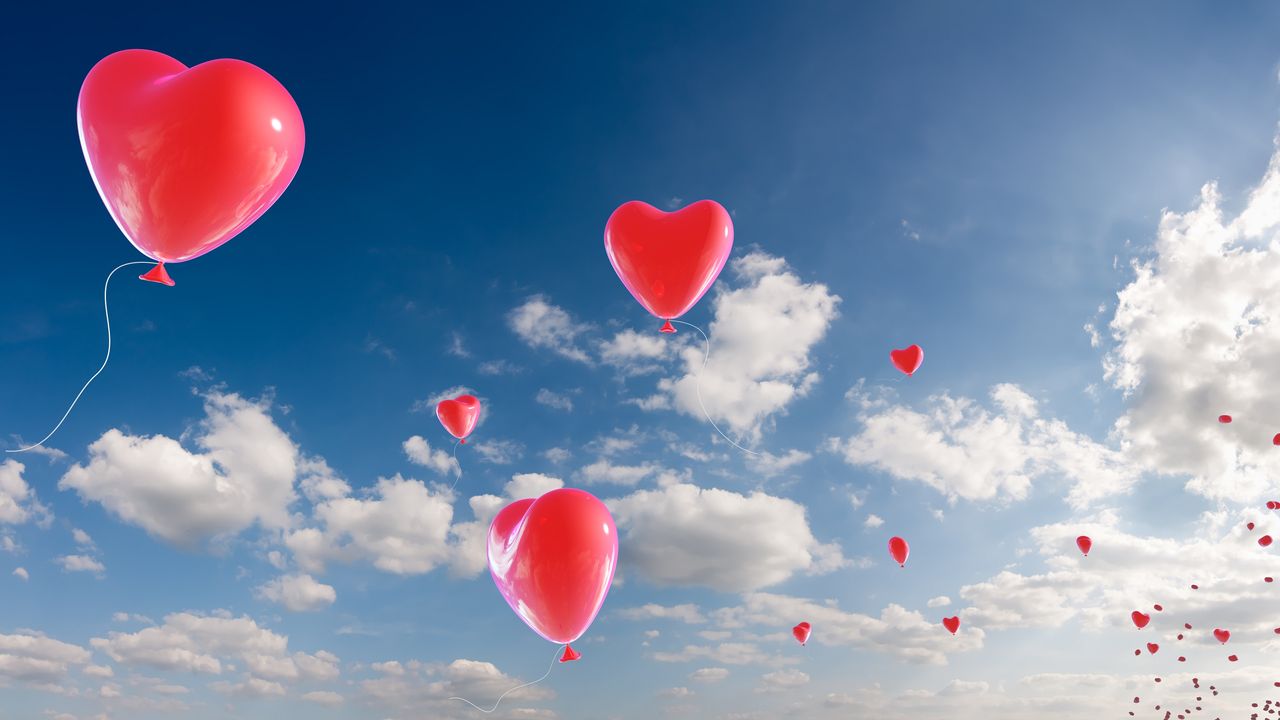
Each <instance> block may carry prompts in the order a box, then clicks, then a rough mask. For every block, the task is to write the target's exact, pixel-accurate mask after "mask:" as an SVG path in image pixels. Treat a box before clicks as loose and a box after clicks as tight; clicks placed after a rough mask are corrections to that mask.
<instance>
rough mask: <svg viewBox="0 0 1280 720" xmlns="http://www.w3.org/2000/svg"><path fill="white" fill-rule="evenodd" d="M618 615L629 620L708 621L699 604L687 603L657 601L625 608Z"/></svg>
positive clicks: (693, 622)
mask: <svg viewBox="0 0 1280 720" xmlns="http://www.w3.org/2000/svg"><path fill="white" fill-rule="evenodd" d="M618 616H619V617H622V618H625V619H627V620H676V621H679V622H682V623H687V624H690V625H698V624H701V623H704V622H706V621H707V618H706V617H705V616H703V614H702V611H701V610H699V609H698V606H697V605H694V604H692V603H685V604H683V605H672V606H670V607H668V606H665V605H659V604H657V603H647V604H645V605H641V606H640V607H634V608H624V609H622V610H619V611H618Z"/></svg>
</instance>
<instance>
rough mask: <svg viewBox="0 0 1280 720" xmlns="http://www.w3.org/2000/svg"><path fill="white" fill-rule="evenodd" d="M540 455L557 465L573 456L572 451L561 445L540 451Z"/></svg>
mask: <svg viewBox="0 0 1280 720" xmlns="http://www.w3.org/2000/svg"><path fill="white" fill-rule="evenodd" d="M542 457H544V458H546V459H547V462H549V463H551V464H553V465H559V464H561V463H563V462H565V461H566V460H568V459H569V458H571V457H573V453H571V452H569V451H568V450H566V449H565V448H562V447H553V448H550V449H547V450H544V451H543V452H542Z"/></svg>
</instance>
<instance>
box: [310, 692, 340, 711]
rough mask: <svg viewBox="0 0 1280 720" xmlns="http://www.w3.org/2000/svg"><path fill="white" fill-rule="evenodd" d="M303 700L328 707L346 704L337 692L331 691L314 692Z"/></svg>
mask: <svg viewBox="0 0 1280 720" xmlns="http://www.w3.org/2000/svg"><path fill="white" fill-rule="evenodd" d="M302 699H303V700H306V701H307V702H311V703H315V704H317V705H326V706H328V707H337V706H339V705H341V704H342V703H343V702H344V698H343V697H342V696H341V695H339V694H338V693H336V692H332V691H330V690H313V691H312V692H309V693H305V694H304V695H303V696H302Z"/></svg>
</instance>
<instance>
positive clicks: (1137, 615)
mask: <svg viewBox="0 0 1280 720" xmlns="http://www.w3.org/2000/svg"><path fill="white" fill-rule="evenodd" d="M1129 617H1130V618H1132V620H1133V624H1134V625H1137V626H1138V629H1139V630H1141V629H1142V628H1144V627H1146V626H1147V623H1149V622H1151V616H1150V615H1148V614H1146V613H1142V612H1138V611H1137V610H1134V611H1133V614H1131V615H1130V616H1129Z"/></svg>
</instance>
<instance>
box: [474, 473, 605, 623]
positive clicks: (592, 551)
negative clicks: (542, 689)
mask: <svg viewBox="0 0 1280 720" xmlns="http://www.w3.org/2000/svg"><path fill="white" fill-rule="evenodd" d="M487 547H488V557H489V573H490V575H492V576H493V582H494V584H495V585H496V586H497V587H498V592H500V593H501V594H502V597H503V598H504V599H505V600H506V601H507V604H508V605H510V606H511V609H512V610H513V611H515V613H516V615H517V616H518V617H519V618H520V619H521V620H523V621H524V622H525V624H527V625H528V626H529V627H530V628H532V629H533V631H534V632H536V633H538V634H539V635H541V636H542V637H543V638H545V639H547V640H550V641H551V642H553V643H556V644H558V645H567V644H569V643H571V642H573V641H575V640H577V639H578V638H580V637H582V634H583V633H584V632H586V631H587V628H588V627H590V625H591V622H592V621H593V620H595V617H596V614H597V613H599V612H600V608H601V607H602V606H603V605H604V599H605V596H607V595H608V594H609V586H610V585H611V584H612V582H613V573H614V570H615V568H616V567H617V564H618V530H617V527H616V526H615V525H614V522H613V516H612V515H610V514H609V509H608V508H606V507H605V505H604V503H602V502H600V501H599V500H597V499H596V498H595V496H593V495H592V494H591V493H588V492H586V491H584V490H578V489H576V488H561V489H559V490H552V491H550V492H548V493H546V494H544V495H542V496H540V497H538V498H536V499H533V498H529V499H525V500H517V501H515V502H513V503H511V504H510V505H508V506H506V507H505V508H503V509H502V510H501V511H500V512H499V513H498V514H497V516H496V517H494V519H493V522H492V524H490V526H489V535H488V542H487Z"/></svg>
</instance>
